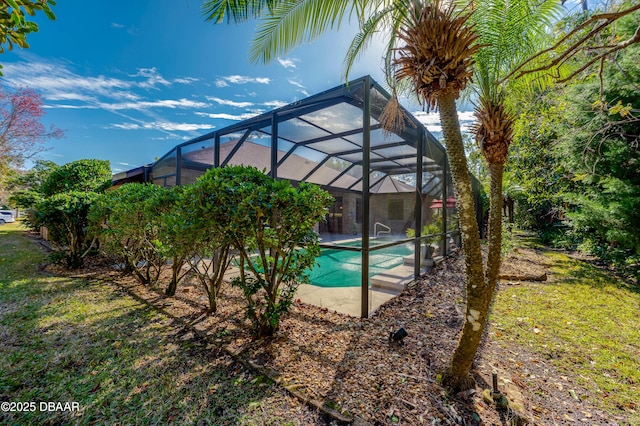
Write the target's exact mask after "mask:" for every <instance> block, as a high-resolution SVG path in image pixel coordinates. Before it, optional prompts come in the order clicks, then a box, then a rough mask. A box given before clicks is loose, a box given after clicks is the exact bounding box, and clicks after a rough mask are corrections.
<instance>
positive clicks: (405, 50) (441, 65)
mask: <svg viewBox="0 0 640 426" xmlns="http://www.w3.org/2000/svg"><path fill="white" fill-rule="evenodd" d="M503 1H504V2H505V3H508V1H507V0H503ZM523 1H524V0H523ZM549 1H552V0H549ZM484 2H485V0H482V1H476V2H475V3H473V4H472V6H471V7H469V5H468V4H466V5H459V4H455V3H453V2H450V1H447V0H354V1H353V2H345V1H339V0H338V1H335V0H334V1H331V0H272V1H266V0H264V1H259V0H253V1H240V0H230V1H223V0H212V1H210V2H209V3H206V4H205V13H207V17H208V19H210V20H212V21H214V22H220V21H222V20H224V17H225V16H226V17H227V18H228V19H229V18H230V19H233V20H234V21H236V22H237V21H242V20H246V19H251V18H252V17H255V16H260V17H261V21H260V23H259V26H258V32H257V33H256V36H255V38H254V40H253V43H252V46H251V49H250V56H251V58H252V59H253V60H254V61H258V62H269V61H270V60H272V59H273V58H275V57H277V56H278V55H282V54H285V53H287V52H289V51H290V50H291V49H293V48H294V47H296V46H298V45H299V44H301V43H303V42H305V41H310V40H313V39H314V38H316V37H319V36H320V35H321V34H323V33H324V32H325V31H327V30H329V29H331V28H332V27H334V26H336V27H337V26H339V25H340V23H341V22H343V20H344V19H345V17H346V16H347V14H350V15H349V16H351V14H353V15H355V16H356V17H357V19H358V24H359V26H360V32H359V33H358V34H357V35H356V37H355V38H354V39H353V41H352V43H351V46H350V48H349V50H348V51H347V54H346V57H345V65H346V66H345V79H346V77H347V74H348V72H349V70H350V69H351V66H352V65H353V63H354V62H355V61H356V60H357V58H358V57H359V55H360V54H361V53H362V52H363V50H364V49H365V48H366V47H367V45H368V44H369V42H370V41H371V40H372V39H373V37H374V36H375V35H376V34H379V33H383V34H385V35H386V36H387V45H386V47H387V55H386V59H385V69H386V72H387V76H388V83H389V84H390V86H391V87H392V92H393V94H394V96H395V95H398V94H399V93H401V92H402V90H408V91H409V92H410V93H412V94H413V95H415V96H417V97H418V99H420V100H421V101H423V102H424V103H425V104H426V105H427V107H428V108H435V107H437V109H438V111H439V115H440V120H441V124H442V129H443V136H444V140H445V145H446V149H447V155H448V158H449V165H450V169H451V174H452V177H453V182H454V190H455V195H456V202H457V208H458V217H459V221H460V232H461V234H462V246H463V253H464V260H465V262H464V263H465V274H466V289H467V311H466V315H465V318H466V320H465V324H464V326H463V330H462V333H461V338H460V341H459V344H458V346H457V349H456V351H455V353H454V356H453V358H452V362H451V363H450V366H449V368H448V371H447V372H446V374H445V376H444V377H445V380H446V383H447V384H448V385H449V386H450V387H452V388H454V389H461V388H466V387H468V386H469V385H470V384H471V382H470V381H469V371H470V369H471V363H472V361H473V358H474V357H475V354H476V352H477V349H478V346H479V343H480V339H481V336H482V332H483V330H484V324H485V321H486V316H487V312H488V308H489V303H490V300H491V297H492V294H493V287H495V278H491V279H488V277H493V276H494V275H495V277H497V270H498V269H499V257H498V261H497V262H496V261H495V259H494V261H493V262H490V263H489V265H488V270H489V271H491V272H490V273H487V274H485V268H484V266H483V262H482V255H481V248H480V236H479V230H478V223H477V221H476V216H475V209H474V199H473V191H472V187H471V178H470V174H469V168H468V164H467V159H466V157H465V151H464V144H463V141H462V134H461V131H460V124H459V122H458V116H457V110H456V100H457V99H458V97H459V96H460V94H461V92H462V91H463V90H465V88H467V86H468V85H469V84H470V83H471V78H472V75H473V72H474V68H473V65H474V61H475V60H478V59H480V63H479V64H478V67H476V68H477V69H479V70H484V69H485V65H486V66H487V67H486V69H487V70H489V69H492V70H493V68H496V67H497V69H500V73H494V72H487V73H486V76H487V78H486V81H484V80H482V81H483V82H484V83H485V85H486V87H487V90H486V91H485V90H483V89H480V90H479V93H481V94H482V93H489V92H492V90H493V86H492V83H493V84H495V81H497V80H496V78H497V77H499V76H501V75H505V74H502V72H503V70H502V67H503V66H504V64H503V63H502V62H500V63H499V64H490V61H489V59H488V58H490V57H491V55H492V54H495V53H496V52H498V53H501V54H502V53H504V54H505V55H506V52H502V51H501V50H500V49H501V48H496V49H497V50H494V51H490V50H488V47H489V46H484V45H482V44H479V43H477V40H478V37H480V36H481V35H482V34H481V31H478V30H479V29H485V28H484V27H482V26H479V25H478V24H476V28H473V25H472V22H475V21H476V20H475V19H473V20H472V17H473V16H475V13H477V9H478V8H480V7H481V5H483V4H484ZM465 6H466V8H465ZM465 10H466V11H465ZM493 17H494V18H495V17H497V15H496V16H493ZM494 22H495V21H494ZM486 30H487V31H491V28H490V27H489V26H487V28H486ZM510 34H511V39H510V40H511V42H512V43H516V44H517V43H519V42H520V40H518V38H517V34H516V32H515V31H514V32H513V33H510ZM487 39H488V40H492V38H491V37H488V38H487ZM493 41H495V39H494V40H493ZM498 41H500V40H498ZM499 46H502V47H504V46H505V43H501V44H499ZM508 48H509V49H514V46H511V45H508ZM482 52H486V55H484V56H483V54H482ZM485 57H486V58H487V59H486V60H485V62H484V63H483V62H482V61H483V60H484V58H485ZM500 57H502V56H500ZM489 89H491V90H489ZM493 91H495V90H493ZM492 93H493V92H492ZM502 97H503V95H501V94H499V93H498V94H497V96H496V97H492V96H488V97H487V101H481V102H480V104H479V105H485V104H486V108H487V110H486V112H485V113H479V116H480V117H481V118H482V117H485V116H486V117H489V119H488V120H485V121H484V122H483V123H485V124H482V125H480V126H478V134H484V135H485V137H484V139H482V141H483V152H486V153H487V154H486V156H487V158H488V159H491V162H490V168H491V167H492V166H491V164H497V165H499V166H496V167H494V169H495V172H494V173H492V181H495V182H496V185H495V186H496V188H495V190H496V191H497V190H499V186H498V185H497V183H498V182H499V183H500V185H501V182H502V167H503V165H504V159H506V148H507V147H508V137H507V141H505V140H502V139H500V138H499V137H492V138H488V137H486V136H487V135H494V134H495V130H496V127H495V126H492V125H491V123H492V121H491V120H498V122H501V121H504V120H503V118H507V121H508V120H509V119H510V116H509V113H508V110H507V109H505V107H504V106H502V105H503V104H502V103H501V102H502ZM395 103H397V98H394V99H393V100H392V102H390V103H389V107H390V108H388V111H387V114H386V119H385V120H381V122H384V123H383V125H384V124H385V123H387V124H389V125H391V126H392V125H393V124H394V123H398V122H399V121H401V120H397V117H394V112H398V111H399V109H398V108H394V107H393V106H394V104H395ZM479 111H482V109H480V110H479ZM497 112H502V114H503V118H500V117H497V116H496V115H495V114H496V113H497ZM507 127H508V128H509V127H510V126H507ZM391 130H393V129H391ZM505 135H507V136H508V131H507V132H506V133H505ZM492 192H493V189H492ZM492 200H493V201H494V202H498V199H497V197H495V196H493V197H492ZM501 200H502V198H501V197H500V198H499V201H500V202H501ZM497 207H498V208H494V209H492V210H493V211H494V212H500V210H501V208H500V207H499V205H498V206H497ZM495 216H496V214H494V215H493V216H492V218H494V222H496V221H495ZM498 218H499V216H498ZM496 223H500V222H499V221H497V222H496ZM492 229H493V230H494V236H493V237H490V241H491V243H490V246H491V247H493V251H495V248H496V247H497V249H498V251H497V252H498V256H499V252H500V250H499V248H500V242H501V240H500V229H501V227H500V226H496V225H494V226H493V227H492ZM496 265H497V266H496ZM496 268H498V269H496ZM491 282H493V284H491Z"/></svg>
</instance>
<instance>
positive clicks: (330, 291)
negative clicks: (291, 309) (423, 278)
mask: <svg viewBox="0 0 640 426" xmlns="http://www.w3.org/2000/svg"><path fill="white" fill-rule="evenodd" d="M360 292H361V289H360V287H318V286H315V285H311V284H301V285H300V286H299V287H298V291H297V292H296V299H300V301H301V302H304V303H307V304H309V305H314V306H320V307H321V308H327V309H329V310H331V311H336V312H339V313H341V314H347V315H351V316H354V317H359V316H360V313H361V312H360V311H361V309H360ZM398 294H400V292H399V291H398V292H391V291H390V292H387V291H382V290H372V289H369V315H371V314H372V313H373V312H375V311H376V310H377V309H378V308H379V307H380V306H381V305H382V304H383V303H385V302H387V301H389V300H391V299H393V298H394V297H396V296H397V295H398Z"/></svg>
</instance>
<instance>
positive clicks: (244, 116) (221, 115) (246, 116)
mask: <svg viewBox="0 0 640 426" xmlns="http://www.w3.org/2000/svg"><path fill="white" fill-rule="evenodd" d="M196 115H199V116H201V117H207V118H211V119H214V120H215V119H223V120H233V121H242V120H247V119H249V118H253V117H255V116H257V115H260V112H246V113H244V114H227V113H208V112H196Z"/></svg>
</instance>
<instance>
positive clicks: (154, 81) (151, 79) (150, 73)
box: [131, 67, 171, 89]
mask: <svg viewBox="0 0 640 426" xmlns="http://www.w3.org/2000/svg"><path fill="white" fill-rule="evenodd" d="M131 77H143V78H145V79H146V80H145V81H142V82H140V83H138V86H140V87H142V88H145V89H155V88H156V86H158V85H163V86H171V83H169V82H168V81H167V80H165V78H164V77H162V76H161V75H160V73H159V72H158V70H157V69H156V68H155V67H153V68H139V69H138V72H137V73H136V74H134V75H132V76H131Z"/></svg>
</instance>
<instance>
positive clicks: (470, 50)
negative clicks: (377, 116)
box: [393, 0, 481, 109]
mask: <svg viewBox="0 0 640 426" xmlns="http://www.w3.org/2000/svg"><path fill="white" fill-rule="evenodd" d="M469 17H470V12H468V13H463V11H462V10H457V9H456V8H455V5H454V3H447V4H446V5H445V2H444V1H442V0H434V1H432V2H428V3H427V4H426V5H425V4H423V3H422V2H418V1H416V2H413V5H412V8H411V9H410V10H409V11H408V14H407V18H406V19H407V23H406V25H404V26H402V27H401V28H400V29H399V30H398V33H397V38H398V39H399V40H401V41H402V42H403V43H404V45H403V46H401V47H398V48H396V49H394V50H395V53H396V57H395V59H394V60H393V63H394V66H395V78H396V80H403V79H408V80H411V81H412V82H413V86H414V87H413V88H414V91H415V93H416V94H417V95H418V97H419V98H420V99H421V100H422V101H424V102H425V103H426V105H427V108H428V109H429V108H435V107H436V103H437V99H438V98H439V97H441V96H442V95H445V94H453V95H454V96H455V97H457V96H458V95H459V93H460V92H461V91H462V90H464V88H465V87H466V86H467V84H468V83H469V82H471V78H472V74H473V71H472V65H473V55H474V54H475V53H476V52H477V51H478V49H479V48H480V47H481V46H479V45H478V44H475V41H476V40H477V39H478V35H477V34H476V33H475V32H474V30H473V27H472V26H471V25H470V24H469V22H468V21H469Z"/></svg>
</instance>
